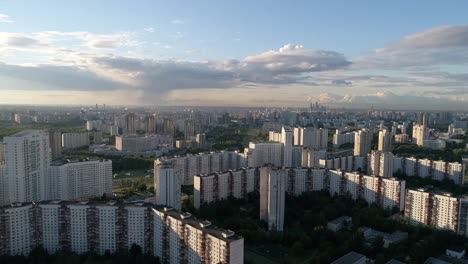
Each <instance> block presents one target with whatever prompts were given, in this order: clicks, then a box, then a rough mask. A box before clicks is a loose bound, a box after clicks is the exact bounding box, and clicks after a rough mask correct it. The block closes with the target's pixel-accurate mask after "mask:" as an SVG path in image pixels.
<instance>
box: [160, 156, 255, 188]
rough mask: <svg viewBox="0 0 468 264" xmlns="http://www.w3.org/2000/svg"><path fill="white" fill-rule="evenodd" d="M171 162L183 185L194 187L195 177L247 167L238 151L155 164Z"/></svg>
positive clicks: (169, 158) (163, 160) (178, 157)
mask: <svg viewBox="0 0 468 264" xmlns="http://www.w3.org/2000/svg"><path fill="white" fill-rule="evenodd" d="M163 162H170V163H172V164H173V165H174V171H175V174H176V175H178V176H179V177H180V178H181V183H182V185H193V184H194V176H195V175H199V174H202V173H203V174H210V173H215V172H217V171H228V170H237V169H240V168H243V167H246V165H247V160H246V158H244V156H243V154H242V153H239V152H237V151H220V152H210V153H200V154H197V155H190V154H189V155H185V156H175V157H163V158H158V159H156V161H155V164H159V163H163Z"/></svg>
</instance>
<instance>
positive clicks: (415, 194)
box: [405, 189, 460, 232]
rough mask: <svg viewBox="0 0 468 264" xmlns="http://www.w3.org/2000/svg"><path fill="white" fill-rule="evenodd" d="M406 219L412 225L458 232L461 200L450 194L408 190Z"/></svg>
mask: <svg viewBox="0 0 468 264" xmlns="http://www.w3.org/2000/svg"><path fill="white" fill-rule="evenodd" d="M405 203H406V205H405V217H407V218H408V219H409V222H410V224H413V225H418V224H424V225H431V226H433V227H434V228H436V229H446V230H452V231H455V232H456V231H457V230H458V219H459V215H458V214H459V210H460V208H459V199H458V198H456V197H452V196H451V195H450V194H448V193H442V194H439V193H432V192H428V191H426V190H425V189H417V190H407V192H406V201H405Z"/></svg>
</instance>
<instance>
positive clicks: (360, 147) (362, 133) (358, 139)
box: [354, 129, 372, 157]
mask: <svg viewBox="0 0 468 264" xmlns="http://www.w3.org/2000/svg"><path fill="white" fill-rule="evenodd" d="M371 143H372V132H371V131H369V130H367V129H362V130H359V131H356V134H355V138H354V156H360V157H365V156H367V154H369V153H370V151H371Z"/></svg>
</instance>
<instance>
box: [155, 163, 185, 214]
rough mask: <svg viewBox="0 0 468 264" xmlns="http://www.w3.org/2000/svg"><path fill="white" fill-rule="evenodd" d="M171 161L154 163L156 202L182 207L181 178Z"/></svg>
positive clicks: (177, 207)
mask: <svg viewBox="0 0 468 264" xmlns="http://www.w3.org/2000/svg"><path fill="white" fill-rule="evenodd" d="M176 173H177V172H176V171H175V169H174V165H173V164H171V163H159V164H157V163H156V162H155V164H154V192H155V195H156V204H158V205H165V206H170V207H173V208H175V209H176V210H180V209H181V206H182V204H181V200H180V199H181V195H182V194H181V182H180V180H181V178H180V177H179V176H177V174H176Z"/></svg>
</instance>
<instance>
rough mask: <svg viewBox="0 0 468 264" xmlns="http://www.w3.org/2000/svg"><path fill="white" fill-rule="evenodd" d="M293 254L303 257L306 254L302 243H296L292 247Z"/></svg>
mask: <svg viewBox="0 0 468 264" xmlns="http://www.w3.org/2000/svg"><path fill="white" fill-rule="evenodd" d="M291 252H292V253H293V254H294V256H302V255H303V254H304V245H303V244H302V242H300V241H296V242H295V243H294V244H293V246H292V247H291Z"/></svg>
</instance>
